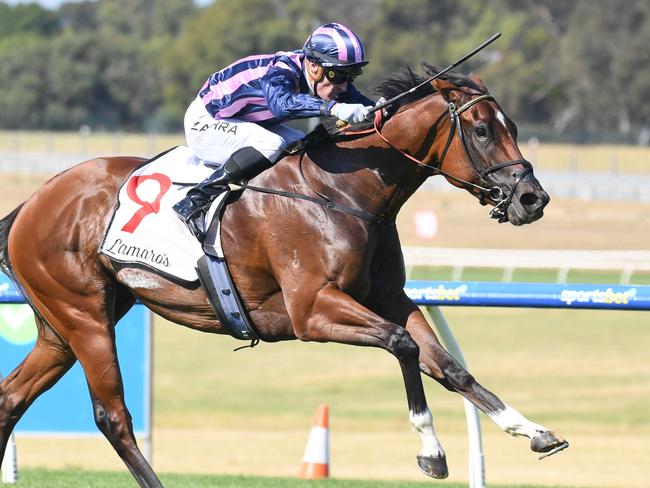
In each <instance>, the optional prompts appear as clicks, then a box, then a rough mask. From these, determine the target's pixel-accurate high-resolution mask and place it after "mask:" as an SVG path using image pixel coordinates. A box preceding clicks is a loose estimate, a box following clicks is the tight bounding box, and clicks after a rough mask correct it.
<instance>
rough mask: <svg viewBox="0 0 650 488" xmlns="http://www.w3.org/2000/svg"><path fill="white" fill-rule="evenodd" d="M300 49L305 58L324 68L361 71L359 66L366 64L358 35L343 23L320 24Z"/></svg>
mask: <svg viewBox="0 0 650 488" xmlns="http://www.w3.org/2000/svg"><path fill="white" fill-rule="evenodd" d="M302 50H303V52H304V53H305V55H306V56H307V59H309V60H310V61H311V62H313V63H317V64H319V65H321V66H323V67H326V68H330V67H335V68H348V69H350V68H351V71H357V72H358V73H361V67H362V66H365V65H366V64H368V61H366V60H365V56H366V52H365V49H364V48H363V43H362V42H361V40H360V39H359V37H357V35H356V34H355V33H354V32H352V31H351V30H350V29H348V28H347V27H346V26H344V25H343V24H338V23H336V22H333V23H330V24H325V25H321V26H320V27H319V28H318V29H316V30H315V31H314V32H313V33H312V34H311V35H310V36H309V38H308V39H307V41H306V42H305V45H304V46H303V48H302Z"/></svg>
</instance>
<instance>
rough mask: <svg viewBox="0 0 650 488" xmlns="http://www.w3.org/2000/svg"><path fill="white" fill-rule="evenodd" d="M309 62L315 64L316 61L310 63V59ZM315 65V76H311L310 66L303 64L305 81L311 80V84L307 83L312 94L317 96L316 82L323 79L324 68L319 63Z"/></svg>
mask: <svg viewBox="0 0 650 488" xmlns="http://www.w3.org/2000/svg"><path fill="white" fill-rule="evenodd" d="M310 63H311V64H316V63H312V62H311V61H310ZM316 66H318V69H317V70H316V76H312V71H311V69H310V66H308V65H305V72H306V74H307V81H309V80H311V81H312V83H311V84H310V83H307V84H308V85H309V89H310V90H311V91H312V95H314V96H315V97H318V84H319V83H320V82H321V81H323V78H324V77H325V69H324V68H323V67H322V66H320V65H316Z"/></svg>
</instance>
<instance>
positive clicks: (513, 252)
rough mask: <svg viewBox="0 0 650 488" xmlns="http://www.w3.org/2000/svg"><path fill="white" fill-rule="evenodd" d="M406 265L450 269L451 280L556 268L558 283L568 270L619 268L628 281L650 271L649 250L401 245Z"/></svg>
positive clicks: (506, 276) (507, 276) (509, 276)
mask: <svg viewBox="0 0 650 488" xmlns="http://www.w3.org/2000/svg"><path fill="white" fill-rule="evenodd" d="M402 251H403V253H404V260H405V262H406V265H407V267H408V268H412V267H414V266H432V267H436V266H437V267H450V268H453V276H452V280H453V281H460V280H461V278H462V273H463V270H464V268H498V269H503V281H511V279H512V275H513V273H514V270H515V269H522V268H526V269H556V270H557V271H558V274H557V281H558V283H561V282H565V281H566V278H567V275H568V274H569V271H571V270H572V269H575V270H595V271H619V272H620V274H621V277H620V283H621V284H628V283H629V282H630V278H631V277H632V274H633V273H635V272H650V251H645V250H622V251H621V250H598V251H586V250H576V249H478V248H441V247H404V248H402Z"/></svg>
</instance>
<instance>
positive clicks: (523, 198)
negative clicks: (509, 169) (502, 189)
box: [507, 173, 551, 225]
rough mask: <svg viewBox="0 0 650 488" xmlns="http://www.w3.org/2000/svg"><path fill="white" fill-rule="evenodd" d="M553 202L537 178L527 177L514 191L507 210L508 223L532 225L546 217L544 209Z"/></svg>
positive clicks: (530, 175)
mask: <svg viewBox="0 0 650 488" xmlns="http://www.w3.org/2000/svg"><path fill="white" fill-rule="evenodd" d="M550 200H551V197H549V196H548V193H546V192H545V191H544V189H543V188H542V185H540V183H539V181H537V178H535V176H533V175H532V173H531V174H528V175H526V177H524V178H523V179H522V180H521V181H520V182H519V184H518V185H517V186H516V188H515V189H514V195H512V200H511V201H510V205H509V206H508V209H507V214H508V221H509V222H510V223H511V224H512V225H524V224H530V223H531V222H535V221H536V220H539V219H540V218H542V216H543V215H544V207H546V205H547V204H548V202H549V201H550Z"/></svg>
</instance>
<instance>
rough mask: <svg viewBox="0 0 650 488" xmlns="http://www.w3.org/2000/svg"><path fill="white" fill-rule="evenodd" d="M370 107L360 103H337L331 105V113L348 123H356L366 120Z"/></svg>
mask: <svg viewBox="0 0 650 488" xmlns="http://www.w3.org/2000/svg"><path fill="white" fill-rule="evenodd" d="M371 108H372V107H364V106H363V105H361V104H360V103H337V104H336V105H334V106H333V107H332V115H333V116H334V117H336V118H337V119H339V120H344V121H346V122H347V123H348V124H358V123H359V122H363V121H364V120H366V118H367V117H368V115H369V113H370V109H371Z"/></svg>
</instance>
